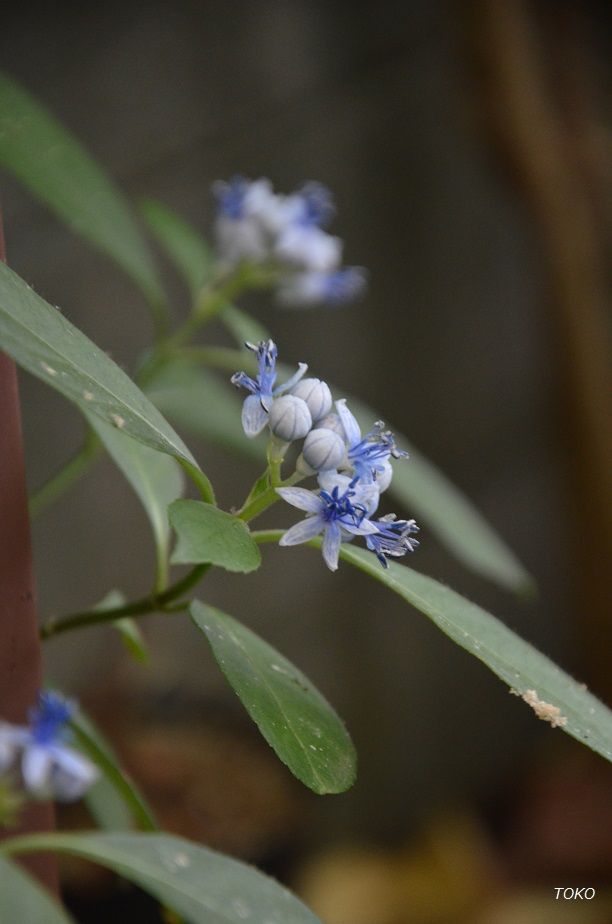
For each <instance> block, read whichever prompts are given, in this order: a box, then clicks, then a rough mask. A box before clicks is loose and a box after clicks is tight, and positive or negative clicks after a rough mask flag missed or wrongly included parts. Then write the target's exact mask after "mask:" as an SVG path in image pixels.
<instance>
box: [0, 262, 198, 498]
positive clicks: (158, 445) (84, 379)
mask: <svg viewBox="0 0 612 924" xmlns="http://www.w3.org/2000/svg"><path fill="white" fill-rule="evenodd" d="M0 347H1V348H2V349H3V350H5V352H7V353H9V355H11V356H12V357H13V358H14V359H15V360H16V361H17V362H18V363H19V365H20V366H22V367H23V368H24V369H27V370H28V372H31V373H32V374H33V375H35V376H37V377H38V378H40V379H42V380H43V381H44V382H46V384H47V385H50V386H51V387H52V388H55V389H56V390H57V391H59V392H60V393H61V394H63V395H64V396H65V397H66V398H68V399H69V400H70V401H73V402H74V403H75V404H76V405H77V406H78V407H79V408H81V410H82V411H84V412H85V413H86V414H93V415H95V416H96V417H98V418H101V419H102V420H104V421H106V422H107V423H109V424H111V425H112V426H115V427H117V429H119V430H122V431H123V432H124V433H126V434H129V435H130V436H132V437H133V438H134V439H136V440H139V442H141V443H144V444H145V445H146V446H150V447H151V448H152V449H156V450H158V451H159V452H164V453H167V454H168V455H171V456H175V458H177V459H178V460H179V461H180V462H181V463H183V464H184V465H185V467H186V468H187V469H188V471H189V472H190V474H191V475H192V477H194V479H196V480H197V481H198V482H199V483H200V486H201V489H202V490H205V491H206V492H207V495H208V498H209V499H212V498H213V496H214V495H213V493H212V487H211V486H210V483H209V482H208V479H206V476H205V475H203V473H202V472H201V471H200V469H199V468H198V466H197V463H196V461H195V459H194V458H193V456H192V455H191V453H190V452H189V450H188V449H187V447H186V446H185V444H184V443H183V441H182V440H181V439H180V437H179V436H178V435H177V434H176V433H175V432H174V430H173V429H172V427H171V426H170V424H169V423H168V422H167V421H166V420H164V418H163V417H162V416H161V414H160V413H159V411H158V410H157V408H155V407H154V406H153V405H152V404H151V402H150V401H149V399H148V398H147V397H146V395H144V394H143V393H142V392H141V391H140V389H139V388H138V386H137V385H135V384H134V382H133V381H132V380H131V379H130V378H129V377H128V376H127V375H126V374H125V372H123V371H122V370H121V369H120V368H119V366H117V365H116V363H114V362H113V361H112V359H110V357H109V356H107V354H106V353H104V351H103V350H100V349H99V348H98V347H97V346H96V345H95V344H94V343H92V341H91V340H89V339H88V338H87V337H86V336H85V334H83V333H81V331H80V330H78V328H76V327H74V325H73V324H71V323H70V321H68V320H66V318H65V317H64V316H63V315H62V314H61V312H60V311H58V310H57V308H52V307H51V305H48V304H47V302H45V301H43V299H42V298H40V297H39V296H38V295H36V293H35V292H33V291H32V289H31V288H30V287H29V286H28V285H27V284H26V283H25V282H24V281H23V279H21V278H20V277H19V276H17V274H16V273H13V272H12V270H10V269H9V268H8V267H7V266H5V265H4V264H2V263H0Z"/></svg>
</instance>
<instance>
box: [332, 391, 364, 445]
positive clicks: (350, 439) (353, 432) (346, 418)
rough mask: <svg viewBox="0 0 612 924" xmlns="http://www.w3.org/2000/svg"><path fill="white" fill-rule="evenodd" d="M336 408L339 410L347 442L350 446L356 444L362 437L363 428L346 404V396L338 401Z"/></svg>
mask: <svg viewBox="0 0 612 924" xmlns="http://www.w3.org/2000/svg"><path fill="white" fill-rule="evenodd" d="M336 410H337V412H338V417H339V418H340V420H341V421H342V426H343V427H344V432H345V434H346V441H347V443H348V444H349V446H355V445H356V444H357V443H358V442H359V441H360V439H361V430H360V429H359V424H358V423H357V421H356V419H355V416H354V415H353V414H351V412H350V411H349V409H348V408H347V406H346V398H341V399H340V400H339V401H336Z"/></svg>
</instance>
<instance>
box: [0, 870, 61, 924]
mask: <svg viewBox="0 0 612 924" xmlns="http://www.w3.org/2000/svg"><path fill="white" fill-rule="evenodd" d="M0 921H6V924H11V922H17V921H22V922H23V924H74V918H72V917H71V916H70V915H69V914H68V912H67V911H64V910H63V909H62V908H60V906H59V905H58V904H57V902H55V901H54V900H53V899H52V898H51V896H50V895H49V893H48V892H46V891H45V890H44V889H43V888H41V886H39V885H38V883H37V882H35V881H34V879H32V877H31V876H29V875H28V874H27V873H26V872H24V870H22V869H20V868H19V867H18V866H17V865H16V864H14V863H11V861H10V860H7V859H5V858H4V857H1V856H0Z"/></svg>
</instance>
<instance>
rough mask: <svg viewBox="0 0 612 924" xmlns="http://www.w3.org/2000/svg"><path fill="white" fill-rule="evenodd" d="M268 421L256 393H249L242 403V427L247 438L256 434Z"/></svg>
mask: <svg viewBox="0 0 612 924" xmlns="http://www.w3.org/2000/svg"><path fill="white" fill-rule="evenodd" d="M267 423H268V415H267V413H266V412H265V411H264V409H263V407H262V406H261V401H260V400H259V398H258V397H257V395H249V396H248V398H245V399H244V402H243V404H242V429H243V430H244V432H245V433H246V435H247V436H248V438H249V439H253V437H255V436H258V435H259V434H260V433H261V431H262V430H263V429H264V427H265V426H266V424H267Z"/></svg>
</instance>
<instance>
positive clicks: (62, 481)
mask: <svg viewBox="0 0 612 924" xmlns="http://www.w3.org/2000/svg"><path fill="white" fill-rule="evenodd" d="M101 450H102V445H101V443H100V440H99V439H98V437H97V436H96V434H95V433H94V432H93V430H88V431H87V435H86V436H85V441H84V442H83V445H82V446H81V448H80V449H78V450H77V452H76V453H75V454H74V455H73V457H72V458H71V459H70V460H69V461H68V462H67V463H66V464H65V465H64V467H63V468H61V469H60V470H59V471H58V472H56V473H55V475H52V476H51V478H49V480H48V481H46V482H45V483H44V484H43V485H42V487H40V488H39V489H38V491H36V492H35V493H34V494H32V496H31V497H30V500H29V505H28V506H29V511H30V517H32V518H34V517H36V516H38V514H39V513H41V511H43V510H44V509H45V508H46V507H48V506H49V505H50V504H52V503H53V502H54V501H55V500H56V499H57V498H58V497H59V496H60V495H61V494H63V493H64V491H66V490H67V489H68V488H69V487H70V485H71V484H72V483H73V482H74V481H76V480H77V478H79V477H80V476H81V475H82V474H84V472H86V471H87V469H88V468H89V466H90V465H91V463H92V462H93V461H94V460H95V459H97V458H98V456H99V455H100V453H101Z"/></svg>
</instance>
